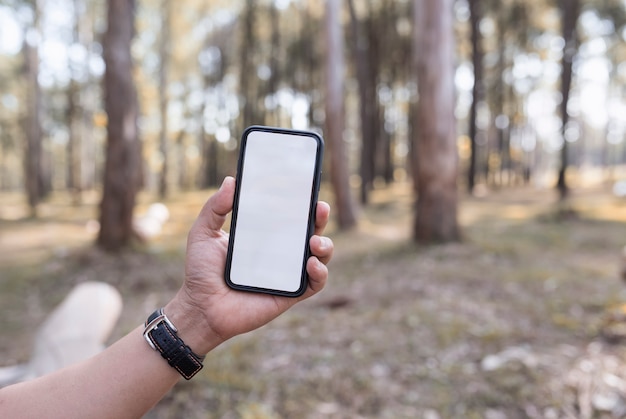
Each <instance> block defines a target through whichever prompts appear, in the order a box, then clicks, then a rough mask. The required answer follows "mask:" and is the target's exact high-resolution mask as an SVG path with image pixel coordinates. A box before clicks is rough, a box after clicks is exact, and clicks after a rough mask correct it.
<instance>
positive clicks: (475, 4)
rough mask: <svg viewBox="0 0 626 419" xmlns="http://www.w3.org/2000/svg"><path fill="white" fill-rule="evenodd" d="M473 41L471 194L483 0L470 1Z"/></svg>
mask: <svg viewBox="0 0 626 419" xmlns="http://www.w3.org/2000/svg"><path fill="white" fill-rule="evenodd" d="M469 9H470V23H471V41H472V64H473V67H474V86H473V87H472V105H471V107H470V117H469V138H470V162H469V168H468V171H467V189H468V191H469V193H470V194H471V193H472V192H473V191H474V186H476V161H477V158H478V150H477V148H478V147H477V138H476V137H477V134H478V127H477V126H476V119H477V114H478V104H479V103H480V101H481V100H482V99H483V94H484V89H483V50H482V44H481V41H482V37H481V35H480V27H479V26H480V21H481V19H482V10H481V0H469Z"/></svg>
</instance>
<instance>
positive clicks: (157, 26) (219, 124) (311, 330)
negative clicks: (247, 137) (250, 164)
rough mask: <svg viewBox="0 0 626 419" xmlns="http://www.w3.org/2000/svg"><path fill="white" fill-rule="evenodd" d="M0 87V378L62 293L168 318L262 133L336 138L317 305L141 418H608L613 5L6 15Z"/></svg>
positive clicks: (612, 361) (622, 34) (154, 0)
mask: <svg viewBox="0 0 626 419" xmlns="http://www.w3.org/2000/svg"><path fill="white" fill-rule="evenodd" d="M0 75H1V77H0V249H2V251H0V311H1V312H2V317H3V318H4V319H5V320H6V328H7V336H10V339H6V340H4V339H3V340H0V354H2V356H1V357H0V359H1V363H2V364H3V365H4V364H10V363H18V362H25V361H26V360H27V359H28V356H29V355H28V353H26V352H25V351H24V350H23V348H24V347H27V346H28V345H29V344H30V342H31V341H32V334H33V330H36V327H37V325H38V324H39V323H40V322H41V321H42V319H43V318H44V317H45V313H47V312H49V310H51V309H52V308H53V307H54V306H55V304H57V303H58V302H59V301H61V299H62V297H63V295H64V294H65V293H66V292H68V291H69V290H70V289H71V287H72V286H73V285H75V284H77V283H81V282H85V281H90V280H97V281H105V282H108V283H111V284H113V285H115V286H116V287H117V288H118V289H120V291H121V292H122V294H123V295H124V304H125V305H124V312H123V314H122V318H121V321H120V325H119V326H118V328H117V329H116V331H115V336H114V337H119V336H121V335H122V334H123V333H125V332H127V331H129V330H132V328H133V327H135V325H136V323H137V319H143V318H144V317H145V315H144V314H145V313H147V312H148V311H151V310H152V309H153V308H154V307H156V306H158V304H159V303H164V302H166V301H167V300H168V298H169V297H170V296H171V294H172V293H173V292H175V291H176V290H177V289H178V286H179V285H180V280H181V275H182V266H183V260H184V242H185V234H186V232H187V231H188V228H189V226H190V225H191V223H192V222H193V219H194V217H195V215H196V214H197V212H198V210H199V208H200V206H201V205H202V203H203V202H204V201H205V200H206V198H207V197H208V196H209V195H210V194H211V193H212V190H213V189H214V188H215V187H217V186H218V185H219V184H220V182H221V181H222V179H223V177H224V176H225V175H234V174H235V170H236V164H237V156H238V143H239V138H240V135H241V133H242V132H243V130H244V129H245V127H247V126H249V125H252V124H257V125H272V126H281V127H286V128H295V129H305V130H313V131H316V132H319V133H321V134H322V135H323V137H324V139H325V141H326V146H327V149H326V154H325V156H326V158H325V161H324V165H325V167H324V171H323V175H324V178H323V185H322V190H321V192H320V194H321V198H322V199H325V200H328V201H329V202H331V204H332V205H333V220H332V223H331V225H330V227H329V234H330V235H331V236H332V237H333V240H335V243H336V257H335V259H334V260H333V261H332V262H331V265H330V272H331V281H329V282H330V283H329V286H328V288H327V290H325V292H324V294H323V295H322V296H320V298H319V299H315V301H307V302H306V303H304V304H303V305H301V306H299V308H298V309H296V310H292V311H290V312H288V313H286V314H285V315H284V316H282V317H281V318H279V319H277V321H276V322H273V323H272V324H271V325H269V326H268V327H266V328H263V329H261V330H259V331H258V332H255V333H254V334H252V335H251V336H243V337H239V338H237V339H234V340H233V341H231V342H229V343H227V344H226V345H225V348H224V349H222V348H219V349H218V350H217V351H215V353H212V355H213V356H211V357H208V358H207V361H206V367H205V370H204V371H203V372H202V373H201V374H199V375H198V378H197V379H195V380H194V381H193V382H191V383H183V384H181V385H180V386H178V387H177V388H176V389H175V390H174V391H173V392H172V393H170V395H169V396H168V397H167V398H166V399H165V400H164V401H163V402H162V403H161V404H159V405H158V406H157V407H156V408H155V409H154V411H153V412H152V413H151V414H150V415H149V416H148V417H151V418H175V417H180V412H181V411H184V412H186V414H185V417H198V418H200V417H207V416H209V417H224V418H232V417H235V418H277V417H310V418H318V417H332V418H334V417H336V418H344V417H377V418H399V417H401V418H404V417H406V418H413V417H424V418H429V419H437V418H441V417H463V418H465V417H468V418H472V417H476V418H507V417H509V418H518V417H520V418H521V417H533V418H561V417H567V418H574V417H582V418H592V417H603V418H604V417H607V418H618V417H626V363H625V362H624V359H626V346H624V345H623V342H624V341H625V340H626V305H624V303H623V301H624V300H625V299H626V294H625V292H624V290H623V289H622V288H623V284H621V283H620V281H619V280H618V279H617V277H618V276H619V273H617V274H616V267H617V266H618V265H619V263H620V259H619V258H620V256H619V251H620V249H622V247H623V246H624V245H625V244H626V242H625V241H624V237H626V209H625V202H626V201H624V197H626V1H625V0H500V1H496V0H325V1H316V0H257V1H255V0H178V1H174V0H151V1H147V0H0ZM614 185H615V187H614V188H613V186H614ZM611 188H613V191H611ZM157 201H158V202H162V203H165V205H166V206H167V208H168V210H169V214H170V215H171V216H170V219H169V220H168V223H167V224H166V225H165V227H164V228H163V231H162V232H161V233H162V235H161V236H160V237H159V238H155V239H154V240H152V241H150V242H149V243H148V245H147V246H144V247H142V246H138V247H136V246H134V243H135V238H136V237H137V235H138V233H137V231H134V229H135V228H136V227H137V223H136V221H137V219H138V217H141V216H142V214H143V213H145V212H146V209H147V208H148V206H149V204H151V203H154V202H157ZM96 220H97V221H96ZM94 242H95V243H96V244H97V246H96V247H95V248H94V247H93V246H90V244H93V243H94ZM431 243H444V245H442V246H423V245H424V244H431ZM129 245H130V246H129ZM102 250H104V251H102ZM120 250H123V251H120ZM110 251H114V252H110ZM624 252H626V249H625V250H624ZM623 259H624V260H623V270H624V273H623V274H622V275H623V276H624V278H625V279H626V253H624V256H623ZM268 354H271V356H268ZM259 377H263V379H260V378H259ZM607 377H608V378H607ZM181 409H183V410H181ZM207 412H210V413H208V414H207Z"/></svg>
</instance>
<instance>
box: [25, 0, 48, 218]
mask: <svg viewBox="0 0 626 419" xmlns="http://www.w3.org/2000/svg"><path fill="white" fill-rule="evenodd" d="M33 16H34V18H33V27H32V28H31V30H32V31H34V33H35V34H36V36H34V37H30V38H31V39H30V41H29V39H28V38H29V37H28V36H25V37H24V45H23V53H24V76H25V79H26V86H27V93H26V95H27V96H26V103H27V105H26V106H27V115H26V118H25V120H24V131H25V133H26V152H25V155H24V159H25V160H24V171H25V176H24V178H25V185H26V196H27V198H28V206H29V207H30V213H31V216H32V217H36V216H37V206H38V205H39V202H40V201H41V198H42V197H43V195H44V190H43V189H44V188H43V179H42V165H43V151H42V145H41V143H42V128H41V87H40V86H39V81H38V79H37V78H38V76H39V46H38V43H39V10H38V5H37V1H34V2H33ZM33 38H34V39H33Z"/></svg>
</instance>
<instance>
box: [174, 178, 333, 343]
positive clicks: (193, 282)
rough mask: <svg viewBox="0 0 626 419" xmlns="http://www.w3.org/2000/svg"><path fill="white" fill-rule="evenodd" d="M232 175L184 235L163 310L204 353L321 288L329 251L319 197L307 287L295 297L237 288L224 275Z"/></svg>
mask: <svg viewBox="0 0 626 419" xmlns="http://www.w3.org/2000/svg"><path fill="white" fill-rule="evenodd" d="M234 193H235V180H234V179H233V178H232V177H227V178H226V179H224V182H223V183H222V186H221V187H220V189H219V190H218V191H217V192H216V193H215V194H214V195H213V196H212V197H211V198H210V199H209V200H208V201H207V203H206V204H205V205H204V207H203V208H202V210H201V211H200V215H199V216H198V218H197V219H196V221H195V223H194V225H193V226H192V228H191V231H190V232H189V236H188V238H187V258H186V263H185V283H184V285H183V287H182V288H181V290H180V291H179V293H178V294H177V296H176V297H175V298H174V300H172V302H171V303H170V304H168V305H167V306H166V307H165V312H166V314H167V315H168V316H169V318H170V319H172V322H173V323H174V324H175V325H176V327H177V328H178V329H179V335H180V336H181V337H182V338H183V340H184V341H185V343H187V345H189V346H190V347H191V348H192V349H193V350H194V351H195V352H196V353H197V354H199V355H203V354H205V353H207V352H208V351H209V350H211V349H213V348H214V347H215V346H217V345H219V344H220V343H221V342H223V341H225V340H226V339H229V338H231V337H233V336H235V335H238V334H241V333H245V332H249V331H251V330H254V329H257V328H258V327H261V326H263V325H264V324H266V323H267V322H269V321H270V320H272V319H274V318H276V317H277V316H278V315H280V314H281V313H283V312H284V311H286V310H287V309H288V308H289V307H291V306H292V305H294V304H295V303H297V302H298V301H301V300H303V299H306V298H308V297H310V296H312V295H314V294H316V293H318V292H319V291H321V290H322V288H324V285H325V284H326V279H327V278H328V269H327V268H326V264H327V263H328V261H329V260H330V259H331V257H332V253H333V242H332V241H331V240H330V239H329V238H328V237H324V236H322V235H321V234H322V233H323V231H324V228H325V227H326V224H327V223H328V217H329V213H330V206H329V205H328V204H327V203H325V202H321V201H320V202H318V203H317V208H316V219H315V235H314V236H312V237H311V241H310V248H311V253H312V255H313V256H311V257H310V258H309V260H308V261H307V265H306V268H307V273H308V274H309V284H308V289H307V290H306V291H305V293H304V294H303V295H302V296H301V297H299V298H290V297H280V296H273V295H267V294H257V293H251V292H244V291H235V290H233V289H231V288H229V287H228V286H227V285H226V283H225V281H224V266H225V264H226V252H227V248H228V234H227V233H226V232H224V231H223V230H222V226H223V225H224V221H225V220H226V216H227V215H228V213H229V212H231V211H232V208H233V199H234Z"/></svg>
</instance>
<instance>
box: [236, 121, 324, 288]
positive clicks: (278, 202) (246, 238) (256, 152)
mask: <svg viewBox="0 0 626 419" xmlns="http://www.w3.org/2000/svg"><path fill="white" fill-rule="evenodd" d="M323 153H324V140H323V139H322V137H320V136H319V135H317V134H316V133H313V132H308V131H296V130H289V129H283V128H272V127H264V126H251V127H249V128H247V129H246V130H245V131H244V133H243V135H242V138H241V144H240V153H239V161H238V164H237V183H236V187H235V199H234V202H233V212H232V220H231V224H230V239H229V243H228V253H227V257H226V268H225V280H226V283H227V284H228V286H230V287H231V288H234V289H236V290H242V291H253V292H261V293H267V294H274V295H283V296H290V297H297V296H300V295H302V294H303V293H304V291H305V290H306V288H307V285H308V278H307V273H306V261H307V259H308V257H309V254H310V252H309V238H310V237H311V235H312V234H313V231H314V228H315V208H316V205H317V195H318V192H319V185H320V174H321V166H322V158H323Z"/></svg>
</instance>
